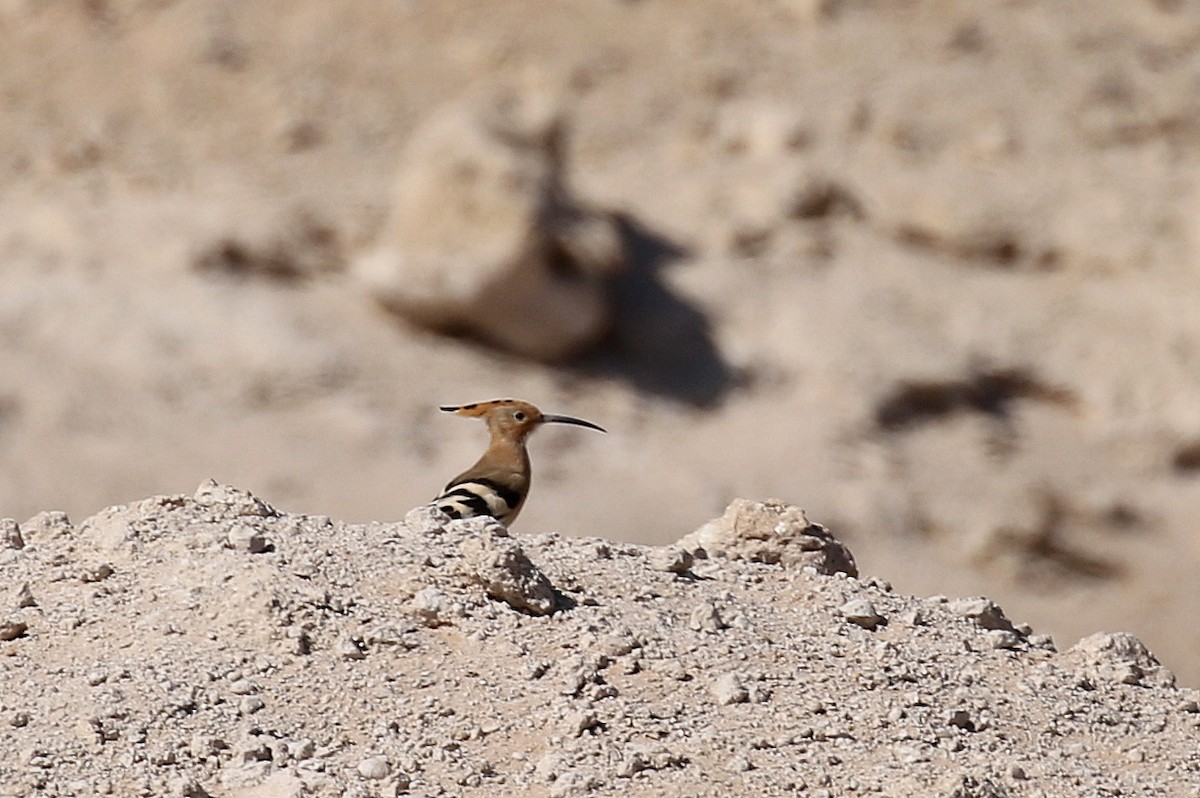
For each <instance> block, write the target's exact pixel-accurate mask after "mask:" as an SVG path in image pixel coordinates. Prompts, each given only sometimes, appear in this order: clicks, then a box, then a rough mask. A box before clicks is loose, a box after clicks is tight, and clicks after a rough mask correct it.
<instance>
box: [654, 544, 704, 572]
mask: <svg viewBox="0 0 1200 798" xmlns="http://www.w3.org/2000/svg"><path fill="white" fill-rule="evenodd" d="M694 562H695V559H694V558H693V556H692V553H691V552H690V551H688V550H687V549H682V548H680V547H678V546H661V547H657V548H654V549H652V550H651V551H650V567H651V568H653V569H654V570H656V571H665V572H667V573H671V574H683V573H687V572H688V571H689V570H690V569H691V567H692V564H693V563H694Z"/></svg>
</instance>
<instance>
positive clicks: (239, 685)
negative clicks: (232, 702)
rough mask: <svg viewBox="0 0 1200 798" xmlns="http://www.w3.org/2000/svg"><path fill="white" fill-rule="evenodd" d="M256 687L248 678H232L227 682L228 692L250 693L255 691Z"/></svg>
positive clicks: (235, 693) (237, 693) (236, 693)
mask: <svg viewBox="0 0 1200 798" xmlns="http://www.w3.org/2000/svg"><path fill="white" fill-rule="evenodd" d="M257 689H258V687H257V686H256V685H255V684H254V683H253V682H251V681H250V680H249V679H245V678H242V679H234V680H233V681H232V682H230V683H229V692H231V693H233V694H234V695H250V694H251V693H253V692H254V691H256V690H257Z"/></svg>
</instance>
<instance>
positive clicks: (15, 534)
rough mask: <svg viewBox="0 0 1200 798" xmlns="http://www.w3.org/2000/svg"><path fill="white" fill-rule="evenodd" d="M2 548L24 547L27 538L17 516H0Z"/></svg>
mask: <svg viewBox="0 0 1200 798" xmlns="http://www.w3.org/2000/svg"><path fill="white" fill-rule="evenodd" d="M0 548H5V549H23V548H25V539H24V538H23V537H22V536H21V527H20V525H18V524H17V520H16V519H15V518H0Z"/></svg>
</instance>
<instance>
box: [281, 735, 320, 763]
mask: <svg viewBox="0 0 1200 798" xmlns="http://www.w3.org/2000/svg"><path fill="white" fill-rule="evenodd" d="M288 751H289V753H290V754H291V755H292V758H293V759H295V760H297V761H303V760H305V759H312V756H313V754H315V753H316V752H317V744H316V743H314V742H313V741H312V740H310V739H308V738H307V737H305V738H303V739H300V740H297V741H296V742H295V743H294V744H292V745H291V746H289V747H288Z"/></svg>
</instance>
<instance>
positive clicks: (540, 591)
mask: <svg viewBox="0 0 1200 798" xmlns="http://www.w3.org/2000/svg"><path fill="white" fill-rule="evenodd" d="M451 527H452V528H456V529H461V530H462V531H464V532H469V533H470V535H469V537H467V538H466V539H465V540H463V542H462V543H461V544H459V551H460V552H461V553H462V556H463V562H464V563H465V565H466V571H465V573H466V575H467V576H468V577H469V578H471V579H472V580H473V581H475V582H477V583H478V584H480V585H482V586H483V589H484V592H485V593H487V595H488V596H490V597H491V598H494V599H497V600H498V601H503V602H504V603H505V604H508V605H509V606H510V607H512V608H513V609H515V610H519V611H521V612H525V613H528V614H530V615H550V614H552V613H553V612H554V611H555V610H556V609H558V597H557V595H556V594H555V590H554V586H553V585H552V584H551V583H550V579H549V578H548V577H547V576H546V574H545V573H544V572H543V571H542V569H541V568H539V567H538V566H537V565H535V564H534V563H533V561H532V560H530V559H529V555H527V554H526V553H525V550H524V549H523V548H521V545H520V544H519V543H517V542H516V541H515V540H513V539H512V538H510V537H508V530H507V529H505V528H504V527H503V526H502V525H500V524H498V523H497V522H496V521H495V520H494V519H491V518H486V517H485V518H472V519H467V520H466V521H454V522H452V524H451Z"/></svg>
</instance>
